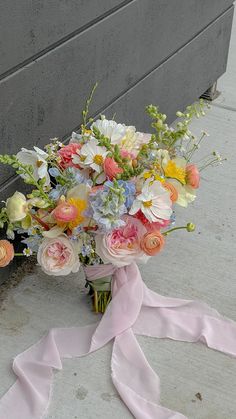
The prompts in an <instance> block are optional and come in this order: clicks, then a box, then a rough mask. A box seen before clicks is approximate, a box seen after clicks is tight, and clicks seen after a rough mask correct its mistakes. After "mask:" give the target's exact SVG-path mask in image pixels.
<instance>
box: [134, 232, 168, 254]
mask: <svg viewBox="0 0 236 419" xmlns="http://www.w3.org/2000/svg"><path fill="white" fill-rule="evenodd" d="M164 244H165V239H164V236H163V235H162V234H161V233H160V231H158V230H157V231H152V232H150V233H146V234H145V235H144V236H143V238H142V239H141V243H140V246H141V249H142V250H143V251H144V252H145V253H146V254H147V255H149V256H154V255H155V254H156V253H158V252H160V251H161V250H162V248H163V246H164Z"/></svg>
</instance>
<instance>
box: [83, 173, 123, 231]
mask: <svg viewBox="0 0 236 419" xmlns="http://www.w3.org/2000/svg"><path fill="white" fill-rule="evenodd" d="M125 201H126V197H125V189H124V188H123V187H122V186H121V185H119V184H118V182H117V181H113V182H111V181H107V182H105V183H104V188H103V190H102V191H101V190H98V191H97V192H95V193H94V194H91V195H90V206H91V208H92V210H93V219H94V220H95V221H96V222H97V224H98V226H99V227H100V229H101V230H104V231H109V230H112V229H114V228H118V227H121V226H122V225H124V221H123V220H122V219H121V217H122V215H123V214H125V213H126V212H127V209H126V206H125Z"/></svg>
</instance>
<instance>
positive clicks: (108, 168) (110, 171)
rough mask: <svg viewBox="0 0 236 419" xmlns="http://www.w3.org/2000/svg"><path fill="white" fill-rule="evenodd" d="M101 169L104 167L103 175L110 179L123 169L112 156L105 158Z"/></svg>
mask: <svg viewBox="0 0 236 419" xmlns="http://www.w3.org/2000/svg"><path fill="white" fill-rule="evenodd" d="M103 169H104V172H105V175H106V176H107V177H108V179H110V180H112V179H114V178H115V177H116V175H118V174H119V173H122V172H123V169H121V168H120V167H119V166H118V164H117V163H116V161H115V160H114V159H113V158H112V157H106V158H105V161H104V165H103Z"/></svg>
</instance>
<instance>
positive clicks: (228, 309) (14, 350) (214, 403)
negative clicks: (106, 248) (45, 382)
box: [0, 21, 236, 419]
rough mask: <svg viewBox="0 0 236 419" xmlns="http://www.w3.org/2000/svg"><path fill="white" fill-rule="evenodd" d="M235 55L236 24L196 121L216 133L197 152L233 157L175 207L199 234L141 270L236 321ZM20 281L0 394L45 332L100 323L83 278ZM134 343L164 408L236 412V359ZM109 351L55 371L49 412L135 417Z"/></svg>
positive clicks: (200, 416) (197, 414)
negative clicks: (213, 93)
mask: <svg viewBox="0 0 236 419" xmlns="http://www.w3.org/2000/svg"><path fill="white" fill-rule="evenodd" d="M235 52H236V21H235V22H234V28H233V34H232V42H231V48H230V56H229V63H228V70H227V73H226V74H225V75H224V76H223V77H222V78H221V79H220V81H219V83H218V88H219V90H220V91H221V95H220V96H219V98H218V99H217V100H216V101H215V102H214V103H213V104H212V109H211V110H210V111H209V112H208V114H207V116H206V117H205V118H203V119H200V120H196V121H194V122H193V124H192V130H193V131H194V132H196V133H198V132H200V131H201V130H203V129H204V130H206V131H208V132H209V133H210V137H209V138H208V139H207V140H206V143H205V144H204V145H202V149H200V151H199V154H200V155H205V154H207V152H208V151H210V150H217V151H219V152H221V153H222V154H223V155H225V156H226V157H227V159H228V161H227V162H226V163H224V164H223V165H222V166H220V167H218V168H214V169H209V170H208V171H206V172H205V173H204V174H203V178H202V182H201V189H200V190H199V193H198V197H197V200H196V202H195V203H194V204H193V205H191V206H189V207H188V209H186V210H181V211H178V213H177V224H178V225H181V224H185V223H186V222H188V221H192V222H194V223H196V224H197V231H196V232H195V233H194V234H189V233H187V232H184V231H180V232H179V233H176V234H173V235H172V236H171V237H169V238H168V240H167V245H166V249H165V251H164V252H163V253H162V254H161V255H160V256H158V257H156V258H153V259H152V261H151V262H149V263H148V265H147V266H143V267H141V270H142V273H143V279H144V280H145V281H146V283H147V285H148V286H149V287H150V288H151V289H153V290H155V291H157V292H159V293H161V294H163V295H170V296H176V297H183V298H189V299H200V300H204V301H205V302H207V303H209V304H210V305H211V306H213V307H215V308H216V309H217V310H219V311H220V312H221V313H223V314H224V315H226V316H228V317H230V318H232V319H234V320H235V321H236V274H235V271H236V264H235V252H236V245H235V231H236V216H235V208H236V199H235V179H236V158H235V156H236V89H235V82H236V77H235V74H236V54H235ZM15 282H18V284H17V285H16V286H12V288H11V287H8V288H9V289H2V300H1V306H0V337H1V345H0V377H1V379H0V396H1V395H3V393H4V392H5V391H6V390H7V389H8V388H9V386H10V385H11V384H12V383H13V382H14V375H13V374H12V373H11V370H10V365H11V360H12V358H13V357H14V356H15V355H17V354H18V353H19V352H21V351H23V350H24V349H26V348H27V347H28V346H30V345H32V344H33V343H35V342H36V341H37V340H38V339H39V338H40V337H41V336H42V335H43V334H44V333H46V332H47V331H48V329H50V328H51V327H56V326H74V325H85V324H88V323H92V322H94V321H96V320H97V316H96V315H95V314H93V313H92V312H91V310H90V303H89V300H88V298H87V296H86V292H85V290H84V288H83V280H82V277H81V278H80V280H79V279H78V278H77V277H76V276H71V277H69V278H67V277H66V278H53V277H48V276H46V275H44V274H42V273H41V271H40V269H38V268H36V270H35V272H33V273H31V274H28V275H26V276H24V277H23V279H22V280H21V281H15ZM11 285H13V284H12V283H10V286H11ZM138 340H139V342H140V345H141V347H142V348H143V350H144V353H145V354H146V356H147V359H148V361H149V362H150V364H151V366H152V367H153V368H154V370H155V371H156V372H157V373H158V375H159V376H160V378H161V386H162V396H161V401H162V403H163V405H165V406H167V407H169V408H171V409H173V410H177V411H179V412H182V413H183V414H185V415H186V416H187V417H188V418H189V419H235V418H236V397H235V394H236V393H235V391H236V360H235V359H232V358H230V357H229V356H226V355H224V354H221V353H219V352H216V351H213V350H210V349H207V348H206V347H205V346H203V345H201V344H187V343H182V342H174V341H170V340H157V339H151V338H146V337H142V338H141V337H139V338H138ZM235 344H236V343H235ZM110 356H111V345H110V344H109V345H107V346H106V347H105V348H103V349H102V350H100V351H98V352H96V353H94V354H92V355H90V356H87V357H85V358H81V359H73V360H65V361H64V362H63V366H64V368H63V371H60V372H55V379H54V384H53V396H52V401H51V405H50V409H49V412H48V414H47V416H46V418H47V419H76V418H86V419H93V418H95V417H96V418H104V419H105V418H110V417H113V418H114V419H120V418H131V417H132V415H131V414H130V413H129V411H128V410H127V409H126V407H125V406H124V405H123V403H122V402H121V401H120V399H119V396H118V395H117V393H116V391H115V389H114V388H113V386H112V383H111V379H110ZM144 385H145V383H144ZM197 393H200V395H201V397H200V398H201V400H200V399H199V397H197V396H196V394H197ZM1 419H5V418H1Z"/></svg>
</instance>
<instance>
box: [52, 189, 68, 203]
mask: <svg viewBox="0 0 236 419" xmlns="http://www.w3.org/2000/svg"><path fill="white" fill-rule="evenodd" d="M66 193H67V187H66V186H62V185H56V186H55V188H53V189H51V191H50V192H49V198H50V199H53V200H55V201H57V200H58V199H59V198H60V196H61V195H66Z"/></svg>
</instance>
